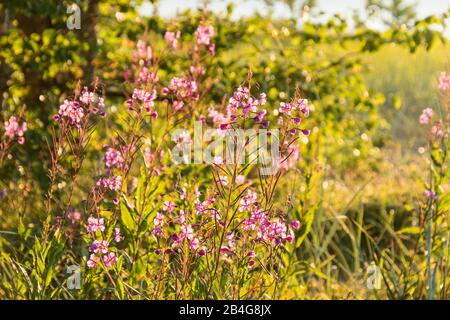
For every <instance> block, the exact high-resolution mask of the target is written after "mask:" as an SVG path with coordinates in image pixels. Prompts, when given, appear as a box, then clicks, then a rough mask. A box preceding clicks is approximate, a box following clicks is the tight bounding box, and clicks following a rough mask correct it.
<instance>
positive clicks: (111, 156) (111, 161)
mask: <svg viewBox="0 0 450 320" xmlns="http://www.w3.org/2000/svg"><path fill="white" fill-rule="evenodd" d="M123 161H124V159H123V157H122V153H121V152H120V151H119V150H116V149H114V148H111V147H109V148H108V150H106V152H105V166H106V167H107V168H109V169H110V168H114V167H115V168H120V167H121V166H122V164H123Z"/></svg>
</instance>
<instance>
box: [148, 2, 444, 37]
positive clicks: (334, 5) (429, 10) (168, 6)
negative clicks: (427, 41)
mask: <svg viewBox="0 0 450 320" xmlns="http://www.w3.org/2000/svg"><path fill="white" fill-rule="evenodd" d="M230 2H232V3H233V4H234V8H235V9H234V17H235V18H239V17H242V16H250V15H252V14H254V13H255V12H256V11H259V12H260V13H264V12H265V10H266V7H265V5H264V2H263V1H262V0H210V7H209V8H210V10H212V11H216V12H217V11H225V10H226V7H227V4H228V3H230ZM202 3H203V1H201V0H181V1H180V0H160V2H159V7H158V11H159V14H160V15H161V16H162V17H166V18H170V17H173V16H175V15H176V14H177V11H183V10H186V9H196V8H199V7H201V6H202ZM406 3H408V4H410V3H415V4H417V14H418V17H419V18H424V17H426V16H429V15H431V14H441V13H443V12H445V11H447V10H448V9H449V8H450V0H406ZM318 4H319V8H318V10H322V11H324V13H325V14H324V17H330V16H332V15H333V14H335V13H340V14H342V15H343V16H344V17H347V18H349V19H350V18H351V17H352V14H353V11H354V10H363V9H364V5H365V0H318ZM152 12H153V9H152V7H151V5H144V6H143V8H142V9H141V13H142V14H143V15H148V14H151V13H152ZM287 12H289V10H288V9H287V7H286V6H285V5H284V4H281V3H278V4H277V5H275V8H274V13H273V14H274V17H285V16H286V14H287ZM446 34H447V36H449V37H450V29H449V30H447V32H446Z"/></svg>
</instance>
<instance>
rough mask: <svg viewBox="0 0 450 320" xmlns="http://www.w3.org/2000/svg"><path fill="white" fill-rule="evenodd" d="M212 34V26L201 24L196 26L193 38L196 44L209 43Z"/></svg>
mask: <svg viewBox="0 0 450 320" xmlns="http://www.w3.org/2000/svg"><path fill="white" fill-rule="evenodd" d="M213 36H214V28H213V27H212V26H205V25H203V24H201V25H199V26H198V27H197V31H195V38H196V39H197V43H198V44H204V45H209V44H210V41H211V38H212V37H213Z"/></svg>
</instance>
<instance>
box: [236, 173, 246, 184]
mask: <svg viewBox="0 0 450 320" xmlns="http://www.w3.org/2000/svg"><path fill="white" fill-rule="evenodd" d="M244 182H245V176H243V175H241V174H239V175H238V176H237V177H236V183H237V184H243V183H244Z"/></svg>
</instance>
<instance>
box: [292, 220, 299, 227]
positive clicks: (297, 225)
mask: <svg viewBox="0 0 450 320" xmlns="http://www.w3.org/2000/svg"><path fill="white" fill-rule="evenodd" d="M291 226H292V228H294V229H298V228H300V221H298V220H294V221H291Z"/></svg>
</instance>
